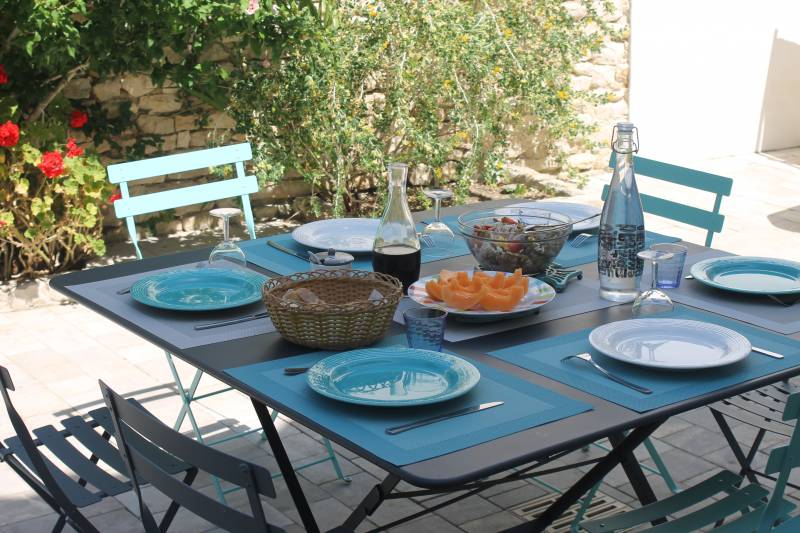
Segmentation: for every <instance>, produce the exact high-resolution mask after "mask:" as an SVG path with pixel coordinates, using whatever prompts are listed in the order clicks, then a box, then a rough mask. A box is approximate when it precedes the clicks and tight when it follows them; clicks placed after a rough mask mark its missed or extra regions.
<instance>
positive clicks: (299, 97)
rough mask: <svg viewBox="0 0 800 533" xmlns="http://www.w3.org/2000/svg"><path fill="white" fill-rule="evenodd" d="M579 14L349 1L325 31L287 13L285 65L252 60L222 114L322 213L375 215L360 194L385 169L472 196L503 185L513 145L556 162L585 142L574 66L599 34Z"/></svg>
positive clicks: (433, 2) (509, 3)
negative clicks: (530, 146)
mask: <svg viewBox="0 0 800 533" xmlns="http://www.w3.org/2000/svg"><path fill="white" fill-rule="evenodd" d="M585 4H587V10H588V13H589V15H588V16H587V17H585V18H584V19H581V20H577V19H573V18H572V17H571V16H569V15H568V13H567V12H566V10H565V9H564V7H563V6H562V2H561V1H560V0H494V1H488V2H479V3H475V2H453V1H452V0H425V1H423V0H413V1H409V0H384V1H383V2H380V3H375V2H355V1H348V2H340V3H339V4H338V6H337V7H336V9H335V10H333V11H329V12H328V13H329V14H332V16H331V19H332V21H333V23H332V24H331V25H325V24H320V23H319V20H317V19H316V18H314V17H313V16H311V15H310V14H309V13H308V12H297V13H294V14H290V16H289V17H288V18H285V19H284V20H282V21H281V28H282V29H281V31H282V32H283V34H284V36H285V39H284V40H283V43H284V45H283V49H282V51H283V54H282V56H281V59H280V60H276V61H273V62H272V63H271V64H270V65H269V66H268V67H264V66H261V65H259V64H256V63H255V62H253V63H251V64H250V69H249V70H247V71H246V72H245V76H244V78H243V79H242V80H241V81H239V82H238V83H236V85H235V86H234V91H233V97H232V101H231V106H230V109H231V112H232V114H233V115H234V116H235V117H236V119H237V121H238V123H239V125H240V127H241V128H242V129H243V130H244V131H245V132H246V133H247V134H248V136H249V137H250V139H252V140H257V143H256V153H257V155H258V158H259V160H260V161H261V162H266V161H268V162H269V163H270V165H276V164H277V163H279V164H280V166H281V167H285V168H291V169H294V170H296V171H297V172H299V173H300V174H301V175H302V176H304V177H305V178H306V179H307V180H308V181H309V182H311V183H313V184H314V188H315V191H316V192H317V193H318V194H319V196H320V200H321V203H320V205H321V206H323V207H325V206H326V205H327V206H329V207H330V206H337V207H338V206H340V205H344V206H345V207H346V208H347V209H348V210H359V209H361V210H367V211H369V210H370V209H372V210H375V209H377V208H378V207H379V206H378V205H376V204H374V203H373V204H369V203H367V202H368V201H369V200H366V201H365V199H363V198H359V194H358V189H359V187H360V186H361V185H360V184H362V183H364V182H365V180H366V181H369V180H372V181H373V182H377V183H378V184H382V183H383V171H384V169H385V164H386V163H387V162H388V161H390V160H395V161H398V160H399V161H405V162H407V163H409V164H411V165H425V166H426V167H427V169H428V171H430V172H432V173H433V175H434V178H435V179H436V180H442V181H443V180H452V179H453V178H455V179H457V180H458V183H457V185H456V187H455V188H456V190H458V191H462V192H466V191H468V189H469V183H470V181H471V180H481V181H484V182H488V183H496V182H498V181H500V180H502V179H503V178H504V177H505V175H506V170H505V168H506V165H505V154H506V151H507V150H508V148H509V146H510V145H511V143H512V141H513V140H514V139H513V136H517V137H519V136H532V137H534V138H536V139H537V140H538V141H539V146H537V151H539V152H542V153H547V152H548V151H549V152H553V153H556V152H557V151H558V147H557V142H561V141H566V142H569V143H574V142H576V141H577V139H578V137H579V136H580V135H582V134H583V133H585V132H586V131H588V127H586V126H583V125H582V124H581V121H580V120H579V117H578V115H577V113H576V111H575V109H576V106H575V105H574V104H575V102H576V101H579V100H581V99H582V98H585V97H586V95H584V94H582V93H580V92H579V91H572V90H570V79H571V73H572V66H573V65H574V64H575V63H576V62H578V61H580V60H581V58H582V57H583V55H584V54H585V53H586V50H590V49H591V47H592V46H596V44H594V43H596V42H597V39H598V37H599V36H602V35H605V33H604V32H605V30H604V29H603V27H602V22H592V23H590V22H589V19H590V18H594V20H595V21H601V20H602V17H599V16H597V15H596V11H595V8H593V7H592V6H591V4H590V3H589V2H585ZM476 6H477V7H476ZM562 96H563V97H562ZM261 165H262V163H260V164H259V170H261ZM273 168H274V167H273ZM269 176H270V177H271V178H274V177H275V176H276V174H274V173H270V174H269ZM264 179H267V178H266V177H264ZM340 200H343V202H342V201H340Z"/></svg>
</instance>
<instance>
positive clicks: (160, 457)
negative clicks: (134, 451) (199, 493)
mask: <svg viewBox="0 0 800 533" xmlns="http://www.w3.org/2000/svg"><path fill="white" fill-rule="evenodd" d="M13 390H15V389H14V383H13V382H12V381H11V375H10V374H9V372H8V370H7V369H6V368H5V367H3V366H0V393H2V396H3V402H4V403H5V406H6V411H7V412H8V417H9V419H10V420H11V425H12V427H13V428H14V431H15V432H16V436H15V437H11V438H8V439H5V443H4V444H2V443H0V462H4V463H6V464H7V465H8V466H9V467H10V468H11V469H12V470H13V471H14V472H16V473H17V475H19V476H20V477H21V478H22V480H23V481H25V483H27V484H28V485H29V486H30V487H31V488H32V489H33V490H34V491H35V492H36V494H38V495H39V497H41V498H42V499H43V500H44V501H45V503H47V504H48V505H49V506H50V507H51V508H52V509H53V511H55V512H56V513H57V514H58V520H57V521H56V523H55V526H54V527H53V531H54V532H58V531H61V530H62V529H63V528H64V526H65V525H66V524H69V525H70V526H72V527H73V528H75V529H77V530H78V531H83V532H90V533H96V532H98V530H97V528H95V527H94V526H93V525H92V523H91V522H90V521H89V520H88V519H87V518H86V517H85V516H84V515H83V513H81V511H80V509H82V508H84V507H86V506H88V505H91V504H93V503H97V502H99V501H101V500H103V499H104V498H106V497H108V496H115V495H117V494H121V493H123V492H127V491H129V490H131V483H130V481H128V477H127V476H128V469H127V468H126V467H125V463H124V462H123V461H122V458H121V457H120V454H119V451H118V450H117V449H116V448H115V447H114V446H113V445H112V444H111V442H109V441H110V439H111V437H112V436H113V435H114V423H113V421H112V419H111V414H110V413H109V411H108V409H106V408H105V407H103V408H100V409H95V410H94V411H91V412H90V413H89V420H86V419H84V418H83V417H81V416H73V417H70V418H66V419H64V420H62V421H61V425H62V426H63V427H64V429H61V430H59V429H56V428H55V427H54V426H52V425H49V426H44V427H40V428H37V429H34V430H33V435H35V436H36V438H33V437H32V436H31V433H30V432H29V431H28V428H27V426H26V425H25V422H24V421H23V420H22V417H21V416H20V415H19V413H18V412H17V410H16V409H15V407H14V404H13V403H11V397H10V395H9V393H8V391H13ZM140 409H144V408H141V407H140ZM76 443H78V444H80V446H81V447H83V448H85V449H86V450H88V451H89V453H90V455H89V457H86V455H85V452H82V451H81V450H80V449H79V448H78V447H76V446H75V444H76ZM143 444H144V443H143ZM142 450H143V452H142V453H144V454H146V455H147V456H148V457H149V458H150V460H151V461H152V462H153V463H157V464H159V465H160V467H161V468H162V469H163V470H164V471H166V472H169V473H170V474H172V475H175V474H179V473H181V472H186V473H187V476H189V478H187V481H189V482H190V479H191V476H192V472H191V471H189V470H188V469H187V465H186V464H185V463H182V462H180V461H177V460H175V458H174V457H171V456H169V455H167V454H165V453H164V452H163V451H161V450H159V449H157V448H155V447H153V446H147V447H146V448H145V447H144V446H143V448H142ZM45 452H46V453H45ZM51 457H52V458H55V459H57V460H58V461H59V462H60V463H62V464H63V465H64V466H65V467H66V468H65V469H64V470H62V469H61V468H59V467H58V466H56V464H55V463H54V462H53V460H52V459H51ZM101 461H102V463H103V464H105V465H107V466H108V467H110V469H111V470H112V471H113V472H115V473H116V474H119V476H114V475H112V474H110V473H109V472H107V471H106V470H105V469H103V468H101V464H99V463H100V462H101ZM177 511H178V504H174V505H170V507H169V509H168V510H167V513H166V514H165V515H164V518H163V519H162V520H161V526H160V530H161V531H166V529H167V528H168V527H169V525H170V523H171V522H172V519H173V518H174V517H175V513H176V512H177Z"/></svg>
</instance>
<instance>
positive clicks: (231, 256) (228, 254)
mask: <svg viewBox="0 0 800 533" xmlns="http://www.w3.org/2000/svg"><path fill="white" fill-rule="evenodd" d="M209 213H210V214H211V216H214V217H217V218H221V219H222V235H223V237H222V242H221V243H219V244H218V245H216V246H215V247H214V249H213V250H211V255H210V256H208V264H209V266H211V267H221V268H227V267H230V266H231V264H230V263H233V265H237V266H244V265H245V264H246V263H247V259H246V258H245V255H244V251H242V249H241V248H239V246H237V245H236V243H234V242H233V241H231V240H230V219H231V217H235V216H238V215H241V214H242V210H241V209H236V208H235V207H220V208H217V209H212V210H211V211H210V212H209ZM223 261H225V262H223ZM228 262H230V263H228Z"/></svg>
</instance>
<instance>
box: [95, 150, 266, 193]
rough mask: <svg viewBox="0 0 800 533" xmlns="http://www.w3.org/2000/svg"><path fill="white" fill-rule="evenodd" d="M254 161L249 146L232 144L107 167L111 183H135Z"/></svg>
mask: <svg viewBox="0 0 800 533" xmlns="http://www.w3.org/2000/svg"><path fill="white" fill-rule="evenodd" d="M251 159H253V152H252V150H251V149H250V143H240V144H232V145H230V146H221V147H219V148H209V149H208V150H196V151H193V152H186V153H183V154H174V155H166V156H162V157H153V158H151V159H143V160H141V161H131V162H129V163H118V164H116V165H109V166H108V179H109V181H110V182H111V183H121V182H124V181H135V180H140V179H145V178H152V177H153V176H164V175H166V174H177V173H179V172H187V171H190V170H197V169H199V168H207V167H214V166H218V165H228V164H230V163H233V162H236V161H249V160H251Z"/></svg>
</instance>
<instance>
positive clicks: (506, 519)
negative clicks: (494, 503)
mask: <svg viewBox="0 0 800 533" xmlns="http://www.w3.org/2000/svg"><path fill="white" fill-rule="evenodd" d="M522 522H523V521H522V520H521V519H520V518H518V517H516V516H514V515H513V514H512V513H509V512H508V511H500V512H499V513H494V514H490V515H488V516H484V517H481V518H478V519H477V520H471V521H469V522H466V523H464V524H461V526H460V527H461V529H463V530H464V531H468V532H469V533H486V532H487V531H502V530H503V529H506V528H509V527H513V526H516V525H519V524H522Z"/></svg>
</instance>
